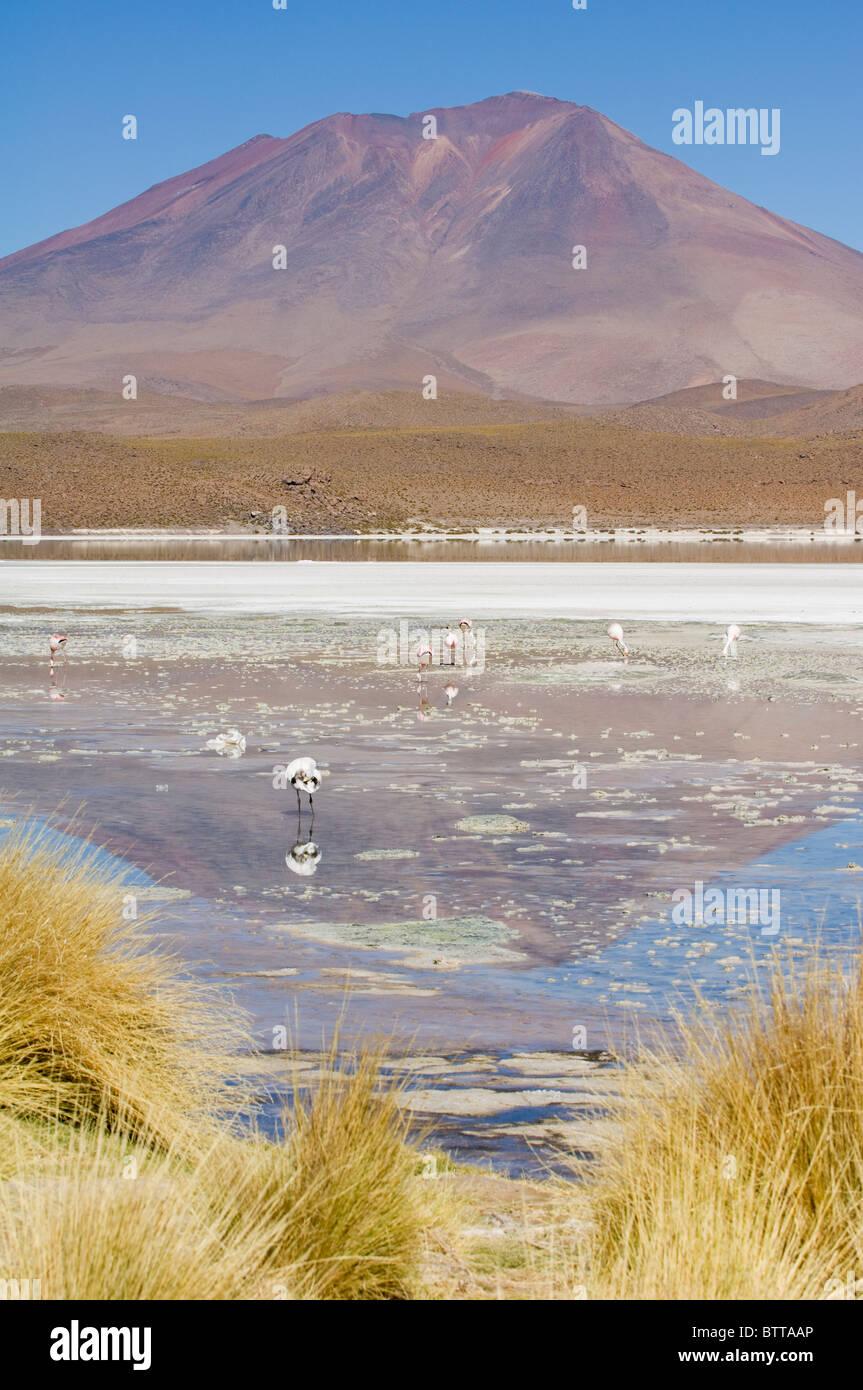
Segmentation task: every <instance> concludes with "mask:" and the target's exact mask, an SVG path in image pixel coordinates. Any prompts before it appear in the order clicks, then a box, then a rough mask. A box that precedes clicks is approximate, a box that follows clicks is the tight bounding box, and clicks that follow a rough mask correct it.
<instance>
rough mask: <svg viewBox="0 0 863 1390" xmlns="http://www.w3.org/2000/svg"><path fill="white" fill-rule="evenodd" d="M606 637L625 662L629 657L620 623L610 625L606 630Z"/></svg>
mask: <svg viewBox="0 0 863 1390" xmlns="http://www.w3.org/2000/svg"><path fill="white" fill-rule="evenodd" d="M607 632H608V636H609V637H610V638H611V640H612V642H613V643H614V645H615V646H616V647H617V650H618V651H619V652H620V655H621V656H622V657H623V658H624V660H626V658H627V657H628V656H629V648H628V647H627V645H626V643H625V642H624V640H623V628H622V627H621V626H620V623H610V624H609V626H608V629H607Z"/></svg>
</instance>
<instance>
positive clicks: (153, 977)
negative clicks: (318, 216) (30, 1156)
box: [0, 824, 240, 1143]
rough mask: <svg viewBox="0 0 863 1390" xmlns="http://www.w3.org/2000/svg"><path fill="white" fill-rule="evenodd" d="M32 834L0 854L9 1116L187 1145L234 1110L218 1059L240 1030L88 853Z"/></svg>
mask: <svg viewBox="0 0 863 1390" xmlns="http://www.w3.org/2000/svg"><path fill="white" fill-rule="evenodd" d="M67 843H68V844H69V847H68V848H63V849H58V848H57V845H56V843H55V842H51V841H50V840H48V839H46V836H45V834H44V832H42V833H40V832H39V831H38V830H37V829H34V828H33V827H32V826H31V827H28V826H26V824H25V825H22V826H21V828H16V829H15V830H13V832H12V833H11V835H10V836H9V838H8V839H7V840H6V841H5V843H4V845H3V848H2V851H0V1113H5V1114H6V1115H7V1116H12V1117H16V1116H17V1117H29V1118H42V1119H46V1120H48V1121H53V1120H55V1119H58V1118H63V1117H65V1118H71V1117H72V1116H74V1117H75V1118H76V1120H79V1121H80V1120H81V1119H83V1118H86V1117H91V1118H92V1117H95V1116H97V1115H98V1116H100V1117H102V1118H103V1119H105V1120H106V1121H107V1123H108V1124H109V1125H113V1126H121V1127H123V1128H124V1129H126V1130H127V1131H128V1132H130V1133H132V1134H137V1135H140V1136H142V1137H144V1136H146V1138H147V1139H148V1140H149V1141H159V1140H161V1141H162V1142H166V1143H175V1142H176V1139H177V1136H178V1133H179V1131H180V1130H181V1129H182V1128H184V1127H185V1126H186V1125H187V1124H194V1123H195V1122H199V1121H201V1120H202V1119H203V1118H204V1117H206V1116H207V1115H210V1114H212V1112H213V1111H214V1109H215V1108H216V1107H217V1105H218V1104H219V1103H224V1099H225V1097H224V1092H223V1091H222V1088H221V1086H220V1085H219V1084H218V1082H217V1079H216V1060H215V1059H216V1058H217V1056H219V1054H220V1053H222V1052H223V1051H224V1050H225V1049H227V1047H228V1046H229V1045H230V1043H231V1041H234V1042H235V1040H236V1037H237V1035H238V1033H239V1031H240V1025H239V1018H238V1017H236V1016H231V1013H230V1010H229V1009H228V1008H227V1006H226V1003H225V1001H224V1000H221V1001H220V1002H219V1003H218V1004H217V1003H216V995H215V992H214V991H211V990H209V989H208V988H207V986H205V985H201V984H198V983H195V984H193V983H191V982H189V981H187V980H186V979H185V978H184V977H183V975H182V973H181V972H180V970H179V968H178V966H177V964H176V962H174V961H173V960H172V959H171V958H170V957H168V956H166V955H163V954H160V953H158V952H156V951H155V950H154V949H153V943H152V940H151V938H150V936H149V934H148V930H147V924H146V923H145V922H142V921H126V920H124V918H123V915H122V897H123V894H124V892H128V891H129V888H128V886H127V885H124V883H123V881H122V879H118V878H117V877H116V876H113V875H112V873H111V872H110V870H106V869H105V868H104V867H102V866H101V865H100V864H99V863H98V862H97V861H96V860H95V858H94V855H93V852H92V848H91V847H90V846H88V845H87V844H86V843H85V844H82V845H79V846H77V847H76V846H75V845H74V842H67Z"/></svg>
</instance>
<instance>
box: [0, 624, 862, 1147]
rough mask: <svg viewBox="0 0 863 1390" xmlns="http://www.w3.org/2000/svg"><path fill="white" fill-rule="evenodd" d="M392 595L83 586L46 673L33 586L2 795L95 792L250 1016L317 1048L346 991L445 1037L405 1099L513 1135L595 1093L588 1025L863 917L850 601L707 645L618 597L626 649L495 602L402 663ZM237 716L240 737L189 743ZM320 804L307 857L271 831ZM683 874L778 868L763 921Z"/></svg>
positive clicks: (427, 1042)
mask: <svg viewBox="0 0 863 1390" xmlns="http://www.w3.org/2000/svg"><path fill="white" fill-rule="evenodd" d="M446 616H447V615H446V614H443V615H441V614H434V613H433V614H431V615H430V616H429V619H428V621H429V623H430V624H432V623H435V622H438V623H443V622H444V620H445V618H446ZM380 621H381V620H380V619H379V618H377V617H368V618H364V617H360V616H357V617H347V616H346V617H342V618H334V617H327V616H323V615H320V614H319V615H317V616H314V617H312V616H309V617H289V616H282V617H279V618H278V619H276V620H274V619H273V618H272V616H266V615H262V616H255V615H243V616H239V615H234V616H221V617H217V616H204V615H201V614H184V613H171V614H159V613H154V612H147V611H141V610H139V611H134V612H132V611H124V612H122V613H109V612H102V613H97V612H93V611H78V612H70V613H69V614H68V615H67V617H66V627H67V629H68V631H69V633H70V639H69V652H70V660H69V665H68V669H67V671H66V672H65V673H63V674H62V677H61V682H60V685H61V688H60V690H59V693H60V694H62V695H63V696H64V698H63V699H52V698H51V693H52V692H51V689H50V688H49V683H48V673H47V661H46V659H45V641H44V638H45V631H47V630H49V629H48V628H46V622H45V618H44V616H43V615H34V614H32V613H31V612H29V611H27V610H25V609H22V608H17V609H16V610H15V611H14V612H12V613H10V614H9V615H8V616H7V617H6V618H5V619H4V620H3V623H2V627H0V651H2V656H3V671H4V686H3V696H2V737H0V792H2V797H3V815H4V816H5V817H9V816H14V815H15V814H17V813H19V812H20V809H21V808H26V807H31V806H32V807H34V808H35V810H36V811H37V812H38V813H41V814H48V813H50V812H52V811H53V810H55V808H56V807H57V806H58V805H59V804H60V802H61V801H64V803H65V804H64V811H63V813H62V815H65V814H66V813H68V812H70V811H71V809H73V808H75V807H77V806H78V805H79V804H81V803H84V804H85V807H86V811H85V817H86V821H87V823H88V825H92V826H94V827H95V832H94V834H95V839H96V842H97V843H98V844H100V845H103V846H107V847H108V848H109V849H110V850H112V851H113V852H114V853H115V854H117V855H118V856H120V857H121V858H123V859H125V860H127V861H128V862H129V863H131V864H133V865H135V866H136V868H137V869H138V870H139V871H145V872H146V873H147V874H149V875H150V878H149V879H147V880H144V883H145V886H149V887H150V888H151V889H152V881H153V880H160V881H161V882H162V884H163V887H167V889H169V890H171V891H169V892H167V893H166V894H165V899H164V901H163V902H162V904H161V907H160V914H161V923H162V930H163V931H164V933H165V939H166V941H168V942H169V943H170V944H171V945H172V946H173V947H175V948H177V949H179V951H180V952H181V953H182V955H183V956H184V957H185V958H186V959H187V960H188V961H189V962H190V963H191V965H192V968H193V969H195V970H196V971H199V972H200V973H201V974H203V975H206V976H207V977H209V978H216V979H218V980H220V981H221V982H222V983H223V984H224V987H225V988H226V989H229V990H231V991H232V992H233V993H234V994H235V995H236V997H237V998H238V999H239V1000H240V1002H241V1003H242V1004H243V1005H244V1006H245V1007H246V1008H247V1009H248V1010H249V1012H250V1014H251V1018H252V1028H253V1032H254V1035H255V1040H256V1042H257V1044H258V1046H259V1047H260V1048H262V1049H264V1050H267V1049H272V1048H273V1045H274V1041H275V1039H276V1037H277V1030H279V1029H281V1028H283V1027H285V1026H287V1027H288V1029H289V1031H290V1033H291V1035H292V1037H293V1039H294V1040H295V1041H296V1043H297V1044H298V1045H299V1046H300V1047H301V1048H303V1049H315V1048H318V1047H320V1046H321V1045H322V1043H325V1041H326V1039H327V1038H328V1037H329V1036H330V1034H331V1032H332V1028H333V1026H334V1024H335V1022H336V1020H337V1019H339V1018H341V1019H343V1035H344V1037H345V1040H346V1041H347V1042H350V1041H351V1040H352V1039H355V1038H358V1037H361V1036H363V1035H367V1034H369V1033H372V1032H382V1033H385V1034H387V1035H388V1036H391V1037H392V1038H393V1046H394V1047H395V1048H396V1049H397V1050H401V1052H402V1053H403V1054H404V1058H410V1057H411V1056H414V1057H415V1056H416V1054H417V1052H419V1051H422V1052H424V1053H428V1052H431V1053H432V1054H433V1056H436V1057H438V1058H442V1059H443V1061H442V1063H441V1064H440V1065H439V1066H438V1067H437V1069H435V1066H432V1068H431V1071H430V1072H429V1071H428V1070H426V1071H425V1072H423V1071H422V1070H421V1069H420V1068H419V1064H417V1065H418V1069H417V1071H416V1076H415V1084H416V1086H417V1088H418V1091H417V1108H418V1113H431V1112H433V1111H434V1112H435V1113H437V1114H438V1116H439V1122H440V1123H441V1124H442V1126H443V1133H444V1136H445V1138H446V1142H448V1143H450V1144H451V1145H452V1146H454V1147H456V1148H458V1149H459V1151H460V1152H462V1153H463V1154H464V1155H466V1156H473V1157H476V1156H477V1155H480V1154H486V1155H488V1156H489V1157H491V1159H492V1160H493V1161H496V1162H498V1163H500V1164H502V1165H503V1166H507V1167H509V1168H510V1169H512V1168H513V1166H515V1167H518V1166H519V1165H521V1164H523V1163H526V1162H528V1159H526V1158H525V1152H526V1148H525V1146H526V1145H527V1143H528V1142H530V1143H533V1144H540V1147H542V1144H543V1142H545V1143H546V1147H547V1144H548V1142H550V1138H551V1136H553V1134H554V1133H558V1134H560V1135H561V1136H563V1135H564V1134H566V1133H568V1135H569V1141H570V1142H572V1141H573V1131H572V1129H571V1127H570V1130H569V1131H566V1129H565V1124H564V1122H569V1121H572V1118H573V1116H575V1118H576V1120H577V1118H578V1115H579V1114H580V1113H584V1112H586V1111H590V1110H595V1109H596V1108H597V1105H599V1104H600V1101H598V1100H597V1098H596V1095H594V1096H593V1097H592V1098H591V1096H590V1094H588V1093H589V1092H590V1087H591V1085H592V1084H593V1083H589V1082H588V1081H587V1080H585V1078H584V1077H583V1076H582V1074H581V1072H580V1070H579V1068H583V1067H584V1065H585V1063H584V1062H582V1060H581V1059H580V1058H579V1057H576V1056H575V1055H574V1052H573V1048H576V1049H577V1050H578V1051H579V1052H585V1051H587V1052H590V1051H593V1052H599V1051H600V1050H602V1049H611V1050H614V1049H615V1048H616V1047H619V1046H620V1044H621V1042H622V1041H624V1040H625V1039H626V1038H627V1037H631V1036H632V1034H633V1030H634V1029H635V1028H636V1027H637V1028H638V1029H639V1030H640V1031H641V1032H643V1033H645V1034H647V1035H648V1036H649V1035H650V1034H651V1032H652V1031H653V1030H654V1029H655V1028H656V1027H659V1026H663V1025H665V1024H667V1023H668V1021H669V1019H670V1016H671V1012H672V1010H673V1009H674V1007H676V1006H678V1005H681V1004H683V1006H684V1007H691V1000H692V992H693V989H695V988H698V989H699V990H700V991H701V992H702V993H703V994H704V996H705V997H706V998H707V999H708V1000H711V1001H713V1002H719V1003H721V1004H722V1005H723V1006H726V1005H727V1006H729V1007H730V1006H733V1004H734V1001H735V999H736V998H738V997H739V994H740V991H741V989H742V988H743V987H744V985H745V983H746V981H747V979H748V978H749V976H750V973H751V970H752V968H753V966H752V964H751V959H750V958H751V957H754V958H755V960H756V961H759V960H764V959H766V957H767V955H768V954H769V952H770V951H771V950H773V949H774V947H776V946H778V947H779V949H780V950H784V951H790V952H792V953H793V952H800V951H802V950H803V949H804V944H805V942H806V941H807V940H809V939H811V938H812V936H813V934H814V933H815V932H816V931H820V933H821V935H822V937H823V939H824V942H825V944H826V945H827V946H828V947H830V948H831V949H837V950H839V949H842V950H845V949H849V948H850V949H855V948H856V944H857V941H858V921H859V912H858V899H859V888H858V885H859V884H860V883H861V882H863V879H861V877H860V871H859V870H858V869H857V868H856V867H855V866H856V865H859V864H861V863H863V833H861V819H860V807H861V802H863V757H861V748H863V737H861V728H863V726H861V714H863V709H861V706H863V685H861V680H863V650H861V643H860V637H859V634H858V633H857V631H856V630H855V629H854V628H842V629H836V630H831V629H829V628H824V627H820V628H809V627H805V626H797V625H795V626H793V627H788V626H782V625H779V624H772V625H771V624H763V625H760V626H757V627H754V628H753V629H752V630H751V631H750V632H749V634H748V637H747V640H746V641H745V642H743V641H742V642H741V647H740V657H739V658H738V660H736V661H729V662H723V661H721V659H720V658H719V655H718V653H719V648H720V645H721V644H720V643H719V642H718V640H717V634H716V631H715V629H714V627H713V626H712V625H703V624H698V623H686V624H652V623H651V624H647V623H643V622H642V623H639V622H628V623H627V624H626V627H627V640H628V641H629V642H630V645H631V648H632V657H631V659H630V661H629V662H628V663H626V664H624V663H622V662H620V661H618V660H616V659H615V658H614V653H613V650H611V649H610V644H609V643H608V641H607V639H606V638H605V636H604V632H603V626H602V625H601V624H599V623H582V624H573V623H571V622H568V621H564V620H560V619H549V620H545V621H542V622H537V621H536V620H534V619H528V618H525V619H508V620H501V619H491V620H489V621H488V622H487V623H486V624H485V663H484V670H482V671H477V670H472V669H468V668H465V667H462V666H457V667H456V668H455V672H454V673H453V671H451V670H450V669H449V668H448V667H444V668H435V669H434V670H433V671H432V672H430V673H429V676H428V677H427V679H426V681H425V682H423V683H422V686H420V685H419V684H418V682H417V678H416V674H415V672H414V671H413V670H410V669H406V668H402V667H399V666H395V667H392V666H381V665H379V664H378V662H377V655H378V650H379V641H378V638H379V631H380ZM477 621H478V620H477V619H476V618H475V622H477ZM130 637H131V638H134V655H133V656H129V655H124V653H125V652H128V651H129V650H130V646H129V642H128V639H129V638H130ZM449 682H453V683H455V684H457V685H458V694H457V696H456V697H454V701H453V704H452V706H451V707H448V706H447V702H446V698H445V696H444V687H445V685H446V684H447V683H449ZM54 693H55V694H56V693H58V691H57V688H56V687H55V690H54ZM423 701H425V704H426V706H427V708H425V709H424V708H423ZM420 715H422V716H423V717H418V716H420ZM231 727H237V728H238V729H240V730H241V731H242V732H243V733H244V734H245V735H246V738H247V747H246V752H245V754H244V755H243V756H242V757H240V758H237V759H233V760H232V759H226V758H223V757H219V756H218V754H217V753H215V752H214V751H213V750H208V749H207V748H206V744H207V741H208V740H209V739H211V738H212V737H213V735H214V734H216V733H217V732H219V731H222V730H225V729H227V728H231ZM298 752H311V753H313V754H314V755H315V756H316V757H317V759H318V761H319V763H320V764H321V765H322V766H323V767H324V768H325V769H326V774H327V775H326V778H325V782H324V786H323V788H322V790H321V792H320V794H319V797H318V799H317V807H316V812H315V820H314V826H313V827H312V826H311V823H310V818H309V815H308V810H307V808H306V807H305V806H304V808H303V811H302V820H301V823H300V825H299V829H298V823H297V822H298V817H297V806H296V798H295V796H294V793H293V792H292V791H288V792H287V793H286V792H285V791H280V790H277V789H276V788H275V787H274V785H273V769H274V767H275V766H276V765H279V764H283V763H284V762H285V761H287V760H288V759H289V758H290V757H291V756H293V755H295V754H296V753H298ZM62 815H61V819H62ZM494 817H503V818H504V819H503V820H495V819H493V818H494ZM490 818H492V819H490ZM309 834H313V836H314V840H315V842H316V843H317V844H318V846H319V849H320V861H319V863H318V866H317V869H316V872H315V873H314V874H313V875H312V876H310V877H300V876H298V875H296V874H294V873H292V872H291V871H290V870H289V868H288V867H287V865H286V862H285V855H286V853H287V852H288V851H289V850H290V848H291V846H292V845H294V844H295V843H297V842H299V841H302V840H303V839H305V838H307V837H308V836H309ZM697 882H703V883H704V884H705V885H708V886H722V885H728V886H742V887H745V888H747V889H755V888H758V887H762V886H763V887H765V888H768V889H780V890H781V895H782V898H781V901H782V913H781V929H780V931H779V933H778V934H777V936H776V937H770V936H763V935H762V933H761V930H760V928H759V926H757V925H755V926H750V925H748V924H746V923H743V924H737V923H733V924H729V925H723V924H719V925H710V924H708V925H706V926H705V925H701V924H700V923H698V922H697V921H696V922H693V923H691V924H688V925H685V926H677V925H675V924H673V923H672V922H671V921H670V914H671V907H672V894H673V893H674V892H675V891H676V890H679V889H681V888H686V887H690V888H691V887H692V886H693V885H694V884H695V883H697ZM754 968H755V969H758V968H760V967H759V966H757V965H756V966H755V967H754ZM531 1059H532V1060H531ZM275 1063H276V1065H278V1059H275ZM605 1075H606V1081H605V1083H604V1084H608V1072H607V1071H606V1074H605ZM270 1080H272V1076H271V1077H270ZM262 1095H263V1092H262ZM483 1097H484V1099H483ZM579 1097H580V1099H579ZM460 1098H461V1099H460ZM509 1100H512V1105H511V1106H508V1102H509ZM502 1106H503V1107H504V1108H501V1107H502ZM442 1107H449V1109H444V1108H442ZM471 1107H472V1109H471ZM462 1112H464V1113H462ZM262 1113H263V1114H264V1116H265V1117H266V1118H268V1119H270V1120H272V1119H273V1117H274V1114H275V1111H274V1109H273V1107H272V1106H271V1105H267V1104H264V1107H263V1110H262ZM562 1125H563V1126H564V1127H563V1128H562V1127H561V1126H562ZM543 1136H544V1137H545V1138H544V1140H543ZM530 1161H531V1162H532V1161H534V1160H530Z"/></svg>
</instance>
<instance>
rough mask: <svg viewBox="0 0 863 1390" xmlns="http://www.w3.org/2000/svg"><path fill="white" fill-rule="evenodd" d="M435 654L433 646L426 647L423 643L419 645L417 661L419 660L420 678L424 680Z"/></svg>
mask: <svg viewBox="0 0 863 1390" xmlns="http://www.w3.org/2000/svg"><path fill="white" fill-rule="evenodd" d="M433 655H434V653H433V652H432V649H431V647H424V646H422V645H420V646H419V647H417V661H418V662H419V672H418V675H419V678H420V680H422V678H423V676H424V675H425V672H426V668H427V667H429V666H430V665H431V663H432V657H433Z"/></svg>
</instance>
